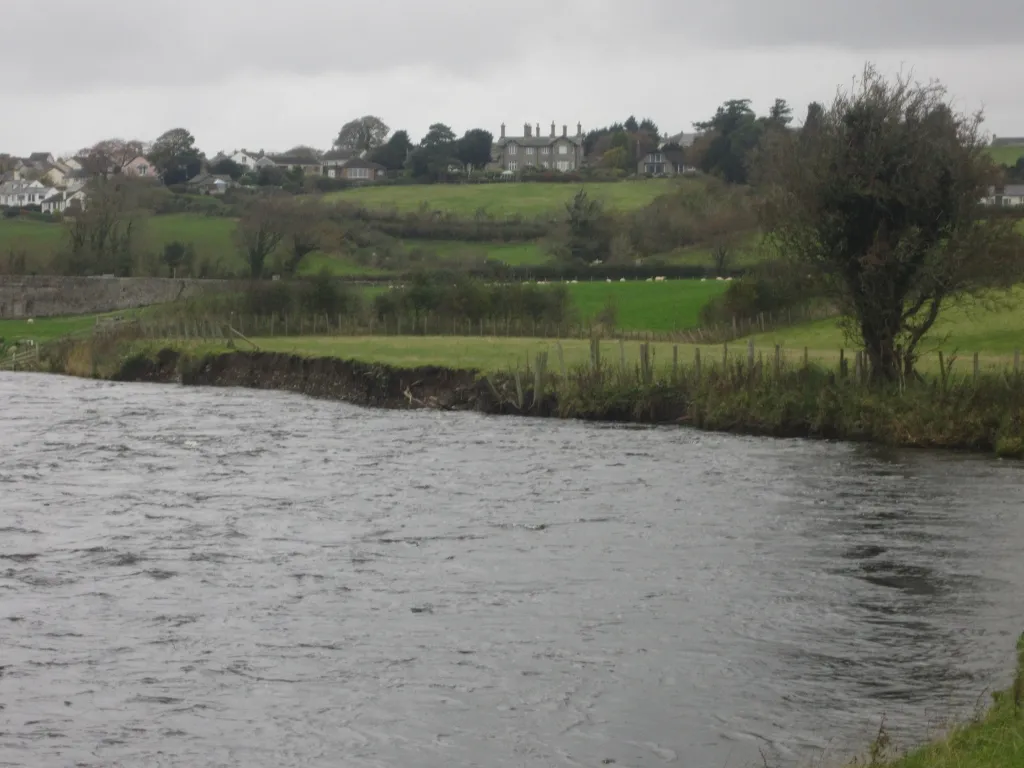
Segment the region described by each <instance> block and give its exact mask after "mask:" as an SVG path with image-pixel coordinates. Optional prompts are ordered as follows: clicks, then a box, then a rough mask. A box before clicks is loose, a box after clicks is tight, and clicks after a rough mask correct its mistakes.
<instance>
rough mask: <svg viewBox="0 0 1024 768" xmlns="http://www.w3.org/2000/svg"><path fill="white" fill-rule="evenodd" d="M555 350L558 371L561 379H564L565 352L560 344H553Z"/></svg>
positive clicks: (558, 342) (559, 342)
mask: <svg viewBox="0 0 1024 768" xmlns="http://www.w3.org/2000/svg"><path fill="white" fill-rule="evenodd" d="M555 349H557V350H558V370H559V371H560V372H561V374H562V378H563V379H564V378H565V351H564V350H563V349H562V342H561V341H556V342H555Z"/></svg>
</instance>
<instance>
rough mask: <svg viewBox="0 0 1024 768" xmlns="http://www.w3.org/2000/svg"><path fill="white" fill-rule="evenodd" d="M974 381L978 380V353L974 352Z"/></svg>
mask: <svg viewBox="0 0 1024 768" xmlns="http://www.w3.org/2000/svg"><path fill="white" fill-rule="evenodd" d="M974 382H975V384H977V382H978V353H977V352H975V353H974Z"/></svg>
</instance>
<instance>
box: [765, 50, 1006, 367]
mask: <svg viewBox="0 0 1024 768" xmlns="http://www.w3.org/2000/svg"><path fill="white" fill-rule="evenodd" d="M981 120H982V118H981V115H980V114H978V115H973V116H965V115H962V114H957V113H955V112H954V111H953V110H952V109H951V107H950V105H949V101H948V98H947V95H946V90H945V89H944V88H943V87H942V86H941V85H940V84H938V83H934V82H933V83H929V84H927V85H921V84H919V83H914V82H912V81H911V80H910V79H909V78H907V77H904V76H900V77H898V78H897V79H895V80H894V81H892V82H889V81H886V80H885V79H884V78H883V77H882V76H881V75H879V74H878V73H877V72H876V71H875V70H874V69H873V68H872V67H870V66H869V67H867V68H866V69H865V71H864V76H863V78H862V79H861V81H860V84H859V86H858V87H857V88H856V89H855V90H852V91H840V92H839V94H838V95H837V96H836V98H835V101H834V102H833V103H832V105H831V107H830V108H829V109H828V110H826V111H825V112H824V113H823V114H821V116H820V121H819V123H818V124H817V125H816V126H815V130H814V131H813V132H808V133H804V134H802V135H799V136H797V137H793V136H790V135H787V134H783V133H781V132H780V133H779V134H778V135H777V136H776V137H775V138H774V139H773V141H772V142H771V143H770V144H769V145H768V146H767V147H766V149H765V150H764V153H763V155H762V157H761V160H760V162H759V177H760V179H761V181H762V184H763V189H764V193H765V205H764V211H763V213H764V221H765V223H766V225H767V229H768V233H769V235H770V238H771V242H772V243H774V244H775V245H776V246H777V248H778V249H779V251H780V253H781V254H783V255H785V256H786V257H788V258H791V259H793V260H795V262H796V263H797V264H798V265H799V266H801V267H803V268H804V271H805V272H807V273H808V274H812V275H813V276H815V277H816V278H820V281H821V283H822V284H823V285H824V286H825V290H826V292H827V293H828V295H829V297H830V298H832V299H834V300H835V301H836V303H837V304H838V306H839V307H840V308H841V309H842V310H843V311H844V313H845V315H846V316H847V318H848V327H847V332H848V334H849V336H850V337H851V338H852V339H854V340H855V341H857V342H859V343H862V344H863V345H864V347H865V349H866V351H867V354H868V357H869V359H870V361H871V368H872V375H873V376H874V377H876V378H879V379H884V380H893V379H897V378H900V377H903V376H907V375H910V374H912V373H913V371H914V364H915V362H916V360H917V357H918V350H919V345H920V342H921V339H922V338H923V337H924V336H925V334H927V333H928V331H929V330H930V329H931V328H932V326H933V325H934V323H935V321H936V319H937V318H938V317H939V313H940V311H941V310H942V309H943V308H944V307H946V306H948V305H950V304H952V303H954V302H956V301H958V300H960V299H963V298H965V297H968V296H974V295H978V294H980V293H983V292H985V291H986V290H988V289H991V288H994V287H997V286H1009V285H1010V284H1012V283H1013V282H1014V281H1016V280H1018V279H1019V278H1020V276H1021V274H1022V272H1024V249H1022V242H1021V238H1020V237H1019V236H1017V235H1015V234H1014V233H1013V230H1012V227H1013V222H1012V221H1009V220H1007V219H1005V218H1002V217H993V216H991V215H988V216H986V212H985V211H984V210H983V207H982V204H981V199H982V197H983V196H984V195H985V194H986V192H987V189H988V186H989V184H990V183H992V181H993V179H994V178H995V175H994V174H995V172H996V169H995V168H994V166H993V165H992V163H991V161H990V160H989V159H988V156H987V154H986V151H985V147H986V144H987V142H986V141H985V138H984V136H983V135H982V133H981V130H980V125H981Z"/></svg>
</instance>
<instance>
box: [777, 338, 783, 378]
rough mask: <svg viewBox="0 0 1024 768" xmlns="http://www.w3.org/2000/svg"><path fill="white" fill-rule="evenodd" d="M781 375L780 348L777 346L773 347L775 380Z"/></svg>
mask: <svg viewBox="0 0 1024 768" xmlns="http://www.w3.org/2000/svg"><path fill="white" fill-rule="evenodd" d="M780 373H782V347H781V346H779V345H778V344H776V345H775V378H778V377H779V374H780Z"/></svg>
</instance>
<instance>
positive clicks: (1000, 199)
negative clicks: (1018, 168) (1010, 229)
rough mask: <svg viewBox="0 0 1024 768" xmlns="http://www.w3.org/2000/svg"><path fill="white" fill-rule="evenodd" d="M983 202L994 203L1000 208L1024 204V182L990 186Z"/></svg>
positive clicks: (985, 203)
mask: <svg viewBox="0 0 1024 768" xmlns="http://www.w3.org/2000/svg"><path fill="white" fill-rule="evenodd" d="M981 202H982V203H983V204H984V205H994V206H998V207H1000V208H1002V207H1007V208H1015V207H1017V206H1021V205H1024V184H1007V185H1005V186H1003V187H989V188H988V195H987V196H986V197H984V198H983V199H982V201H981Z"/></svg>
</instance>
